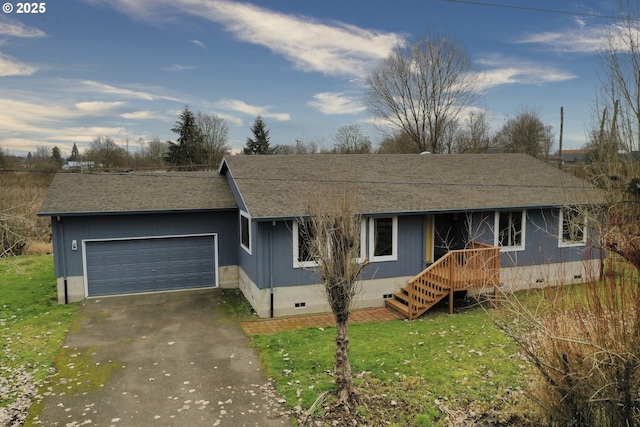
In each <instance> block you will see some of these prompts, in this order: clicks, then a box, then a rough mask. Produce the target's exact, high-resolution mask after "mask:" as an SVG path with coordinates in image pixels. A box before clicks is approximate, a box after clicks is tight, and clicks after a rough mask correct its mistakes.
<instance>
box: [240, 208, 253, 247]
mask: <svg viewBox="0 0 640 427" xmlns="http://www.w3.org/2000/svg"><path fill="white" fill-rule="evenodd" d="M240 246H242V249H244V250H245V251H247V252H248V253H249V254H251V217H250V216H249V214H247V213H245V212H240Z"/></svg>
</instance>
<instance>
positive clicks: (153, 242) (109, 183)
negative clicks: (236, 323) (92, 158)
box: [39, 171, 240, 303]
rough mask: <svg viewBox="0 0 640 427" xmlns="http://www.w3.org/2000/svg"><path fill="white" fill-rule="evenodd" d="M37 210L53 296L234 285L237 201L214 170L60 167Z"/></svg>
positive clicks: (73, 297)
mask: <svg viewBox="0 0 640 427" xmlns="http://www.w3.org/2000/svg"><path fill="white" fill-rule="evenodd" d="M39 215H41V216H49V217H51V231H52V237H53V244H54V265H55V272H56V277H57V285H58V301H59V302H60V303H68V302H74V301H80V300H83V299H85V298H87V297H103V296H110V295H122V294H138V293H143V294H146V293H152V292H166V291H178V290H188V289H198V288H212V287H223V288H228V287H237V286H238V242H239V239H240V237H239V222H238V205H237V203H236V201H235V198H234V197H233V194H232V192H231V188H230V186H229V184H228V182H227V179H226V178H225V177H222V176H220V175H219V174H218V173H217V172H213V171H212V172H185V173H181V172H169V173H109V174H107V173H96V174H88V173H85V174H79V173H61V174H57V175H56V176H55V178H54V179H53V182H52V183H51V186H50V187H49V192H48V193H47V197H46V198H45V201H44V203H43V204H42V207H41V211H40V213H39Z"/></svg>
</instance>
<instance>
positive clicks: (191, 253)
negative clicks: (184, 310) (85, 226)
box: [85, 236, 216, 296]
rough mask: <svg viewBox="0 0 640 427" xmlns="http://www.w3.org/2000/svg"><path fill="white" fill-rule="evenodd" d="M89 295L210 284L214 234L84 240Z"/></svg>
mask: <svg viewBox="0 0 640 427" xmlns="http://www.w3.org/2000/svg"><path fill="white" fill-rule="evenodd" d="M85 251H86V252H85V259H86V271H87V287H88V295H89V296H99V295H114V294H125V293H136V292H153V291H164V290H177V289H190V288H202V287H211V286H215V284H216V271H215V265H216V262H215V256H216V252H215V236H183V237H171V238H150V239H134V240H112V241H93V242H91V241H90V242H86V248H85Z"/></svg>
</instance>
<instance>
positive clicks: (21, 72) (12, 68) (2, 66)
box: [0, 53, 38, 77]
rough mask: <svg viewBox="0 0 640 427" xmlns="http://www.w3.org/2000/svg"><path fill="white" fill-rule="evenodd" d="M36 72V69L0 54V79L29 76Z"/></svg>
mask: <svg viewBox="0 0 640 427" xmlns="http://www.w3.org/2000/svg"><path fill="white" fill-rule="evenodd" d="M36 71H38V69H37V68H36V67H34V66H32V65H29V64H25V63H24V62H20V61H18V60H17V59H15V58H12V57H11V56H9V55H4V54H2V53H0V77H6V76H30V75H32V74H34V73H35V72H36Z"/></svg>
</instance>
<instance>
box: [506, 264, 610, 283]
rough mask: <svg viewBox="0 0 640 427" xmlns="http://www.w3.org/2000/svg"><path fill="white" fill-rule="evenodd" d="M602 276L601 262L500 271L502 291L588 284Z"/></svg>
mask: <svg viewBox="0 0 640 427" xmlns="http://www.w3.org/2000/svg"><path fill="white" fill-rule="evenodd" d="M599 274H600V260H597V259H594V260H587V261H574V262H564V263H558V264H541V265H532V266H525V267H518V266H517V267H509V268H501V269H500V284H501V289H502V290H505V291H519V290H523V289H531V288H541V287H545V286H557V285H563V284H571V283H581V282H587V281H589V280H591V279H597V278H598V276H599Z"/></svg>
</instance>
